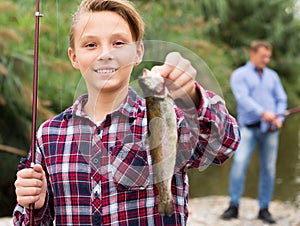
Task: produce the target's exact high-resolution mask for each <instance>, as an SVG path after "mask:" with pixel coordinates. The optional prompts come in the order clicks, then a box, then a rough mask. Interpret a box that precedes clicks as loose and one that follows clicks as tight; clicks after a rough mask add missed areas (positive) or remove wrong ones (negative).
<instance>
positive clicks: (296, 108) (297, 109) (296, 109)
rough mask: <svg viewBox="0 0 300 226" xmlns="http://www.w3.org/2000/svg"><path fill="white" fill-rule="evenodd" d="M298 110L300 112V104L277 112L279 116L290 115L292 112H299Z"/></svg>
mask: <svg viewBox="0 0 300 226" xmlns="http://www.w3.org/2000/svg"><path fill="white" fill-rule="evenodd" d="M298 112H300V106H298V107H294V108H291V109H288V110H286V111H285V112H283V113H280V114H277V116H289V115H291V114H295V113H298Z"/></svg>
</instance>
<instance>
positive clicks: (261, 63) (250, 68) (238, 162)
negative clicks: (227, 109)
mask: <svg viewBox="0 0 300 226" xmlns="http://www.w3.org/2000/svg"><path fill="white" fill-rule="evenodd" d="M271 55H272V47H271V45H270V44H269V43H267V42H265V41H260V40H258V41H254V42H253V43H252V44H251V49H250V61H249V62H247V63H246V64H245V65H244V66H242V67H239V68H238V69H236V70H235V71H234V72H233V74H232V76H231V80H230V84H231V88H232V91H233V94H234V96H235V99H236V101H237V114H238V122H239V125H240V131H241V143H240V145H239V147H238V149H237V151H236V153H235V155H234V159H233V164H232V167H231V173H230V185H229V193H230V206H229V208H228V209H227V210H226V211H225V212H224V213H223V214H222V216H221V218H223V219H231V218H237V217H238V208H239V205H240V202H239V201H240V197H241V196H242V193H243V190H244V184H245V178H246V171H247V168H248V165H249V161H250V159H251V155H252V153H253V150H254V148H255V146H256V145H258V150H259V159H260V175H259V209H260V210H259V213H258V218H259V219H261V220H263V221H264V222H267V223H271V224H272V223H275V220H274V218H273V217H272V215H271V214H270V212H269V210H268V208H269V203H270V201H271V199H272V195H273V190H274V180H275V174H276V160H277V152H278V140H279V129H280V128H281V127H282V123H283V121H284V117H283V115H282V113H283V112H284V111H285V110H286V107H287V96H286V93H285V91H284V89H283V87H282V84H281V81H280V79H279V76H278V74H277V73H276V72H275V71H274V70H272V69H270V68H267V65H268V63H269V62H270V58H271Z"/></svg>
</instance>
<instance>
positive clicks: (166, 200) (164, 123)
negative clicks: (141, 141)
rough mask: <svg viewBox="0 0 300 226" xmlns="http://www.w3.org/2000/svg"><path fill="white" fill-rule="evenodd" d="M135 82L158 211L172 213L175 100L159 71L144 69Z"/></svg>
mask: <svg viewBox="0 0 300 226" xmlns="http://www.w3.org/2000/svg"><path fill="white" fill-rule="evenodd" d="M138 81H139V86H140V88H141V90H142V92H143V95H144V98H145V100H146V109H147V127H148V129H147V131H148V132H147V134H148V135H147V144H148V145H149V148H150V155H151V159H152V166H153V177H154V178H153V182H154V184H155V186H156V187H157V189H158V212H159V213H160V214H161V215H167V216H172V215H173V214H174V203H173V196H172V191H171V187H172V177H173V175H174V171H175V164H176V151H177V142H178V141H177V140H178V134H177V121H176V113H175V109H174V101H173V99H172V98H171V97H170V93H169V91H168V89H167V87H166V83H165V79H164V78H163V77H162V76H161V75H160V74H159V73H154V72H151V71H149V70H147V69H144V71H143V76H141V77H140V78H139V80H138Z"/></svg>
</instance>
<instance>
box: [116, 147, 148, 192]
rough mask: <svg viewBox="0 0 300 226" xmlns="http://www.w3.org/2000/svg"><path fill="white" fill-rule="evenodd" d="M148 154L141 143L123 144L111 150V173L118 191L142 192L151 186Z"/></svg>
mask: <svg viewBox="0 0 300 226" xmlns="http://www.w3.org/2000/svg"><path fill="white" fill-rule="evenodd" d="M149 161H150V153H149V151H147V149H146V146H145V144H144V143H143V142H140V141H139V142H130V143H123V144H122V145H121V146H115V147H113V148H112V150H111V158H110V163H111V173H112V177H113V180H114V183H115V185H116V187H117V189H118V190H144V189H146V188H147V187H149V185H150V184H151V181H152V179H151V178H153V177H152V175H151V172H152V170H151V166H150V164H149Z"/></svg>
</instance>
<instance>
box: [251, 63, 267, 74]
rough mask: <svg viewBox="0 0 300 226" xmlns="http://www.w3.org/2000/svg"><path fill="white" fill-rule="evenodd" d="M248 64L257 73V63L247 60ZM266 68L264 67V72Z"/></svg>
mask: <svg viewBox="0 0 300 226" xmlns="http://www.w3.org/2000/svg"><path fill="white" fill-rule="evenodd" d="M247 66H248V67H250V68H251V69H252V70H253V71H255V72H256V73H257V69H256V67H255V65H254V64H253V63H251V61H248V62H247ZM264 70H265V69H264V68H263V69H262V73H264Z"/></svg>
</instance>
